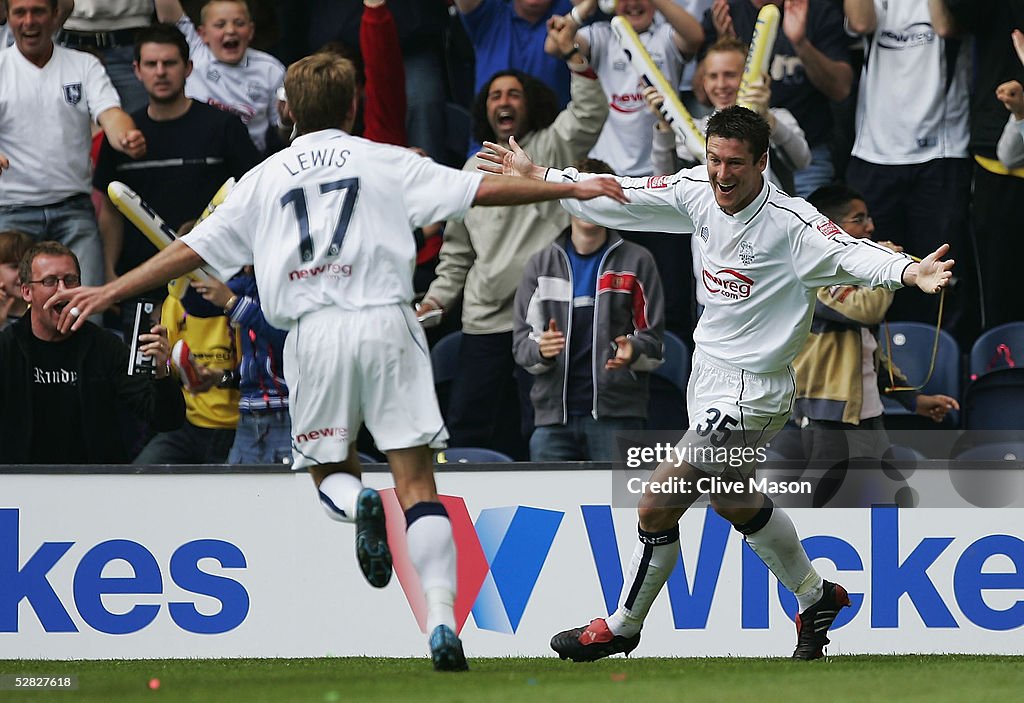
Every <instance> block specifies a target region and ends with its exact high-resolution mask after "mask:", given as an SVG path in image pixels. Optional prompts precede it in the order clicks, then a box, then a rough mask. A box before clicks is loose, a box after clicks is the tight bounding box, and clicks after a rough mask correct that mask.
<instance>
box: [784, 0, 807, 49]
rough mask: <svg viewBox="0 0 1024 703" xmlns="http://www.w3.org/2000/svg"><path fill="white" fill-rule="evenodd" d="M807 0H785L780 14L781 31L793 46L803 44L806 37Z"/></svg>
mask: <svg viewBox="0 0 1024 703" xmlns="http://www.w3.org/2000/svg"><path fill="white" fill-rule="evenodd" d="M809 4H810V3H809V2H808V0H786V2H785V4H784V6H783V9H784V10H785V11H784V12H783V14H782V33H783V34H785V35H786V39H789V43H790V44H792V45H793V48H794V49H795V48H797V47H798V46H799V45H800V44H803V42H804V40H805V39H806V38H807V6H808V5H809Z"/></svg>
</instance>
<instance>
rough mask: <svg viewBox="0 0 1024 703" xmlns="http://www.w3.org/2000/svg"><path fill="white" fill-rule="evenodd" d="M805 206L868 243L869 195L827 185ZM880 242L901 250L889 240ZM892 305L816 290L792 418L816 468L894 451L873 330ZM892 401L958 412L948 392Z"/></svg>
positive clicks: (888, 296)
mask: <svg viewBox="0 0 1024 703" xmlns="http://www.w3.org/2000/svg"><path fill="white" fill-rule="evenodd" d="M808 202H810V203H811V204H812V205H813V206H814V207H816V208H817V209H818V210H819V211H820V212H821V213H822V214H823V215H825V216H826V217H828V218H829V219H831V220H832V221H833V222H835V223H836V224H838V225H839V226H840V227H842V228H843V230H844V231H845V232H846V233H847V234H849V235H850V236H851V237H854V238H856V239H871V237H872V235H873V234H874V232H875V223H874V221H873V220H872V219H871V215H869V214H868V206H867V204H866V203H865V202H864V198H863V197H862V196H861V195H860V193H858V192H857V191H855V190H853V189H852V188H849V187H847V186H845V185H830V186H823V187H821V188H818V189H817V190H816V191H814V192H813V193H811V195H810V197H808ZM879 244H881V245H882V246H885V247H888V248H889V249H892V250H893V251H902V250H903V249H902V247H899V246H896V245H895V244H893V243H892V242H879ZM892 300H893V291H891V290H888V289H886V288H866V287H863V286H853V285H834V286H827V287H824V288H819V289H818V295H817V300H816V301H815V305H814V318H813V320H812V321H811V334H810V336H809V337H808V338H807V343H806V344H805V345H804V348H803V350H802V351H801V352H800V354H799V356H797V358H796V360H795V361H794V362H793V370H794V371H795V372H796V405H795V408H794V412H793V415H794V417H795V418H796V419H797V421H798V424H799V425H800V426H801V427H802V428H803V432H802V433H801V438H802V440H803V445H804V452H805V453H806V455H807V459H809V460H810V461H811V462H812V463H813V462H818V461H820V462H828V463H836V462H840V461H845V460H847V459H849V458H851V457H872V458H879V457H882V456H883V455H884V454H885V452H886V450H887V449H888V448H889V438H888V436H887V435H886V433H885V424H884V422H883V420H882V416H883V413H884V408H883V407H882V398H881V395H880V393H879V390H880V386H881V387H885V386H888V385H890V382H891V379H890V376H889V360H888V359H887V358H886V357H885V356H884V355H883V354H882V353H881V350H880V349H879V347H878V339H877V338H876V332H877V329H878V325H879V323H881V322H882V320H883V319H885V315H886V312H888V310H889V306H890V305H892ZM879 370H881V373H879ZM892 372H893V378H894V379H895V380H896V385H898V386H903V387H906V386H907V380H906V379H905V378H903V376H902V375H901V374H900V373H899V369H896V368H895V367H893V368H892ZM892 397H893V398H894V399H896V400H897V401H899V402H900V403H902V404H903V405H905V406H906V407H907V408H908V409H909V410H913V411H915V412H916V413H917V414H918V415H921V416H923V417H927V418H930V419H931V420H933V421H935V422H942V420H943V418H945V417H946V413H948V412H949V411H950V410H954V409H955V410H959V409H960V406H959V405H958V404H957V402H956V400H955V399H953V398H950V397H949V396H946V395H924V394H921V393H919V392H917V391H900V392H896V393H893V394H892ZM864 430H867V431H864Z"/></svg>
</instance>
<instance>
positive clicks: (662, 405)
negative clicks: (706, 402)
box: [646, 331, 690, 430]
mask: <svg viewBox="0 0 1024 703" xmlns="http://www.w3.org/2000/svg"><path fill="white" fill-rule="evenodd" d="M664 340H665V353H664V358H665V362H664V363H663V364H662V365H661V366H659V367H658V368H656V369H655V370H654V371H652V372H651V375H650V384H649V387H650V395H649V397H648V400H647V425H646V428H647V429H648V430H682V429H686V427H687V416H686V383H687V381H688V380H689V378H690V350H689V349H687V347H686V343H685V342H683V340H681V339H680V338H679V337H677V336H676V335H674V334H672V333H671V332H667V331H666V332H665V337H664Z"/></svg>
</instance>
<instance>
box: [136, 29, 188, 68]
mask: <svg viewBox="0 0 1024 703" xmlns="http://www.w3.org/2000/svg"><path fill="white" fill-rule="evenodd" d="M143 44H173V45H174V46H176V47H178V53H179V54H181V60H182V61H183V62H185V63H186V64H187V63H188V57H189V52H188V41H187V40H186V39H185V35H184V34H182V33H181V30H179V29H178V28H177V27H175V26H174V25H173V24H169V23H167V22H160V23H159V24H151V25H150V26H148V27H143V28H142V29H140V30H139V31H138V32H136V34H135V63H139V62H140V61H141V60H142V45H143Z"/></svg>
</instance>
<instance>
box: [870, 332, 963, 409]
mask: <svg viewBox="0 0 1024 703" xmlns="http://www.w3.org/2000/svg"><path fill="white" fill-rule="evenodd" d="M888 333H889V337H890V339H891V340H892V345H891V349H892V356H893V358H892V362H893V363H894V364H895V365H896V367H897V368H898V369H899V370H900V371H902V372H903V375H904V376H906V378H907V382H908V385H910V386H912V387H913V386H918V385H920V384H921V382H922V381H924V379H925V377H926V376H927V375H928V366H929V364H930V363H931V359H932V346H933V345H934V343H935V326H934V325H929V324H925V323H923V322H890V323H889V325H888ZM885 334H886V326H884V325H883V326H882V327H881V328H880V330H879V339H878V345H879V347H880V348H881V350H882V353H883V354H886V353H889V345H888V343H887V341H886V338H885ZM879 373H881V374H883V376H882V383H883V384H886V385H888V378H887V377H886V374H885V371H884V370H883V371H880V372H879ZM921 392H922V393H927V394H934V393H943V394H945V395H948V396H951V397H953V398H956V399H957V400H960V346H959V345H958V344H957V343H956V340H955V339H953V335H951V334H949V332H946V331H945V330H940V331H939V349H938V352H937V353H936V355H935V370H934V372H933V373H932V375H931V378H929V379H928V383H926V384H925V386H924V388H923V389H921ZM882 405H883V406H884V407H885V414H886V416H893V415H914V413H913V411H911V410H907V409H906V408H905V407H903V406H902V405H900V404H899V403H898V402H897V401H896V400H894V399H893V398H890V397H888V396H887V395H885V394H883V395H882ZM921 420H923V421H924V422H923V423H919V426H920V427H921V428H924V427H929V426H930V425H931V424H932V422H931V421H930V420H927V419H926V418H921ZM959 424H960V415H959V413H958V412H956V411H955V410H952V411H950V412H949V414H948V415H946V420H945V421H944V422H943V426H945V427H958V426H959Z"/></svg>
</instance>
